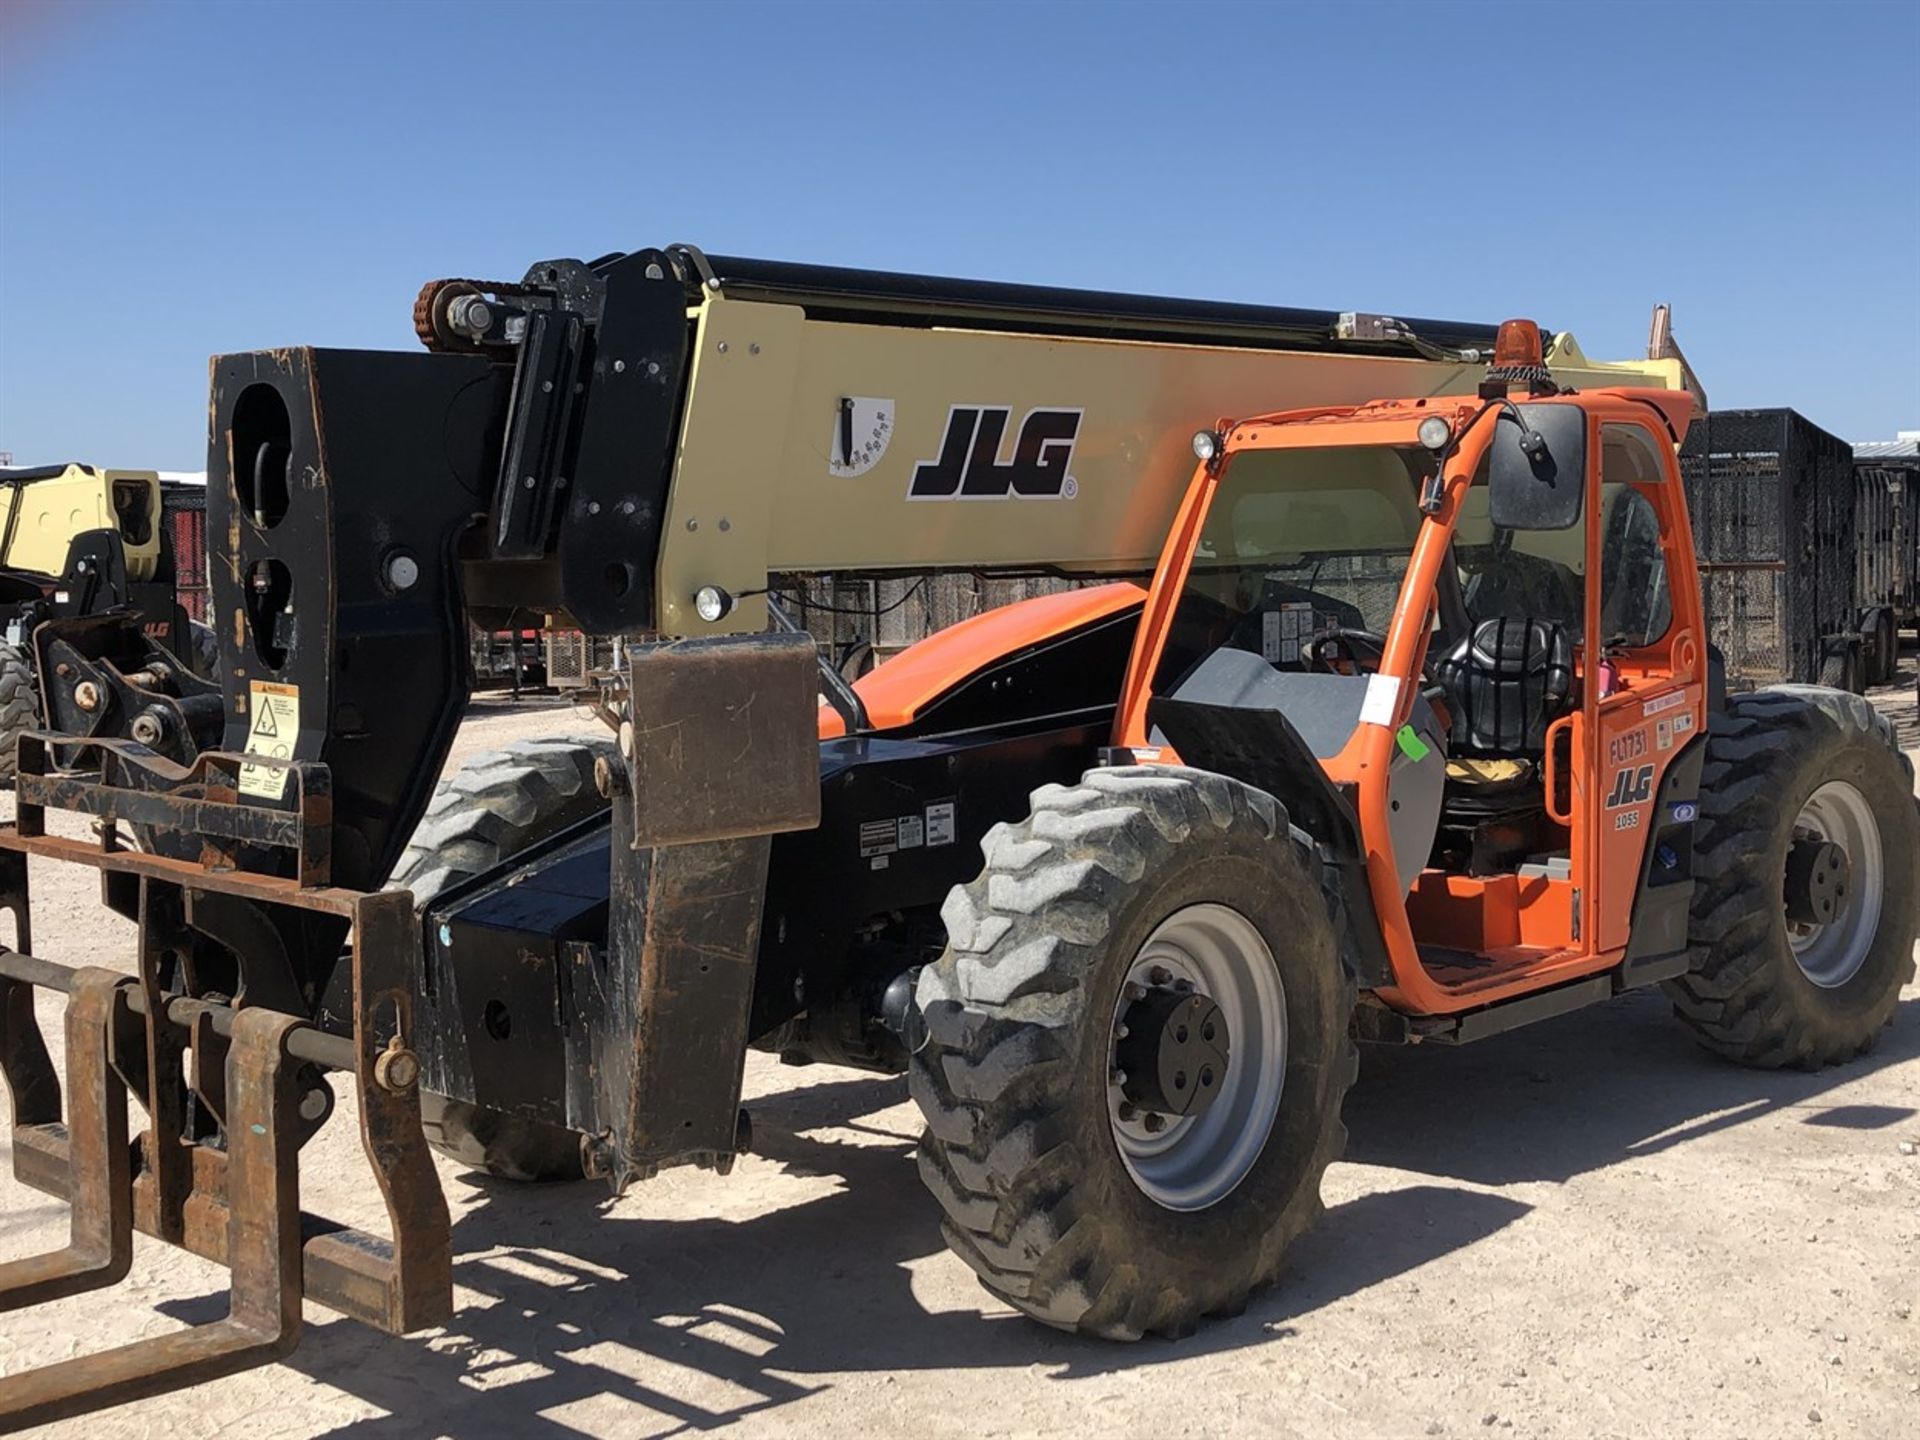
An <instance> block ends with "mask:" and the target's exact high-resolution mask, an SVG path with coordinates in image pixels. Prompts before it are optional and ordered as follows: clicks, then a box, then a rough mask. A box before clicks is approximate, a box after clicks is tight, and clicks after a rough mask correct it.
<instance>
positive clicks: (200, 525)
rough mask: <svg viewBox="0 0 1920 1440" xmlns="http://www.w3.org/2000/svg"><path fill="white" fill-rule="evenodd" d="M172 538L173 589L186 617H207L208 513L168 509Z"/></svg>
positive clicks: (202, 618) (168, 521)
mask: <svg viewBox="0 0 1920 1440" xmlns="http://www.w3.org/2000/svg"><path fill="white" fill-rule="evenodd" d="M167 524H168V525H169V526H170V527H171V531H172V533H171V535H170V537H169V538H170V539H172V541H173V588H174V593H175V594H176V595H177V596H178V597H179V600H180V608H181V609H182V610H185V611H186V612H187V617H188V618H189V619H192V620H198V621H199V622H200V623H201V624H203V625H204V624H205V623H206V620H207V512H206V511H205V510H204V509H198V508H196V509H192V510H188V509H179V510H169V511H168V512H167Z"/></svg>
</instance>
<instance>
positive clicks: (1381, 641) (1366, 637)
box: [1307, 625, 1387, 673]
mask: <svg viewBox="0 0 1920 1440" xmlns="http://www.w3.org/2000/svg"><path fill="white" fill-rule="evenodd" d="M1332 650H1338V651H1340V652H1341V654H1340V655H1339V656H1337V657H1336V656H1334V655H1332V654H1330V653H1328V652H1329V651H1332ZM1386 653H1387V637H1386V636H1384V635H1376V634H1374V633H1373V631H1371V630H1354V629H1349V628H1348V627H1346V626H1344V625H1340V626H1335V627H1334V628H1333V629H1331V630H1324V631H1322V632H1321V633H1320V634H1318V635H1316V636H1314V637H1313V639H1311V640H1309V641H1308V642H1307V660H1308V661H1309V663H1311V664H1315V665H1325V666H1326V667H1327V668H1328V669H1329V670H1331V669H1333V668H1334V664H1333V662H1334V660H1335V659H1336V658H1339V659H1344V660H1345V661H1346V662H1347V664H1349V665H1350V666H1352V667H1353V669H1354V671H1355V672H1356V673H1357V672H1358V671H1359V669H1360V662H1361V661H1362V660H1366V661H1369V662H1371V663H1372V665H1373V668H1374V669H1376V670H1377V669H1379V668H1380V661H1381V660H1382V659H1383V658H1385V656H1386Z"/></svg>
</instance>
